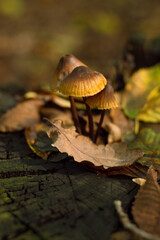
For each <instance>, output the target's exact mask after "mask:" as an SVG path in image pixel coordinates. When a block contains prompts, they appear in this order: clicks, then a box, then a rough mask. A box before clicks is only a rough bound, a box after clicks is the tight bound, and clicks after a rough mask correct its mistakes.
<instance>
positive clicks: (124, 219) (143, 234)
mask: <svg viewBox="0 0 160 240" xmlns="http://www.w3.org/2000/svg"><path fill="white" fill-rule="evenodd" d="M114 205H115V208H116V211H117V213H118V215H119V217H120V221H121V223H122V225H123V226H124V228H126V229H128V230H130V231H131V232H133V233H135V234H137V235H138V236H140V237H142V238H145V239H147V240H160V238H159V237H156V236H154V235H152V234H150V233H147V232H145V231H143V230H141V229H139V228H138V227H137V226H136V225H135V224H133V223H131V222H130V219H129V218H128V215H127V214H126V213H125V212H124V211H123V208H122V202H121V201H120V200H115V201H114Z"/></svg>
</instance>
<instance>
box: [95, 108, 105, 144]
mask: <svg viewBox="0 0 160 240" xmlns="http://www.w3.org/2000/svg"><path fill="white" fill-rule="evenodd" d="M104 116H105V109H103V110H102V111H101V117H100V121H99V124H98V128H97V131H96V135H95V139H94V143H96V141H97V138H98V135H99V132H100V129H101V126H102V123H103V119H104Z"/></svg>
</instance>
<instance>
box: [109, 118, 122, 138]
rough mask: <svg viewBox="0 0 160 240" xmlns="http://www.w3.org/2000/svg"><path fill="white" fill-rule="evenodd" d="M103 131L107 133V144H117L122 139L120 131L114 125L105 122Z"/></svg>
mask: <svg viewBox="0 0 160 240" xmlns="http://www.w3.org/2000/svg"><path fill="white" fill-rule="evenodd" d="M105 129H106V130H107V131H108V132H109V134H108V143H113V142H118V141H120V140H121V138H122V134H121V129H120V128H119V127H118V126H117V125H116V124H114V123H111V122H106V123H105Z"/></svg>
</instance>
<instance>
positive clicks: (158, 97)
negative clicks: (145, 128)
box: [135, 87, 160, 133]
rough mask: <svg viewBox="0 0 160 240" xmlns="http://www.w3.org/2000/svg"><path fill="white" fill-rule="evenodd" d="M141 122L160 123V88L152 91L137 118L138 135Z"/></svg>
mask: <svg viewBox="0 0 160 240" xmlns="http://www.w3.org/2000/svg"><path fill="white" fill-rule="evenodd" d="M139 121H143V122H150V123H158V122H160V87H156V88H154V89H153V90H152V91H151V93H150V94H149V96H148V97H147V101H146V103H145V105H144V107H143V108H142V109H141V110H140V113H139V114H138V116H137V118H136V126H135V132H136V133H138V131H139Z"/></svg>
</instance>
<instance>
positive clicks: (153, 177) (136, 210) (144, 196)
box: [132, 166, 160, 236]
mask: <svg viewBox="0 0 160 240" xmlns="http://www.w3.org/2000/svg"><path fill="white" fill-rule="evenodd" d="M132 214H133V217H134V220H135V222H136V223H137V225H138V226H139V227H140V228H141V229H142V230H144V231H146V232H148V233H151V234H154V235H157V236H160V228H159V225H160V187H159V185H158V183H157V173H156V172H155V171H154V170H153V168H152V166H151V167H150V168H149V170H148V173H147V176H146V182H145V184H144V185H143V186H142V187H141V188H140V190H139V192H138V193H137V195H136V199H135V202H134V205H133V207H132Z"/></svg>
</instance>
